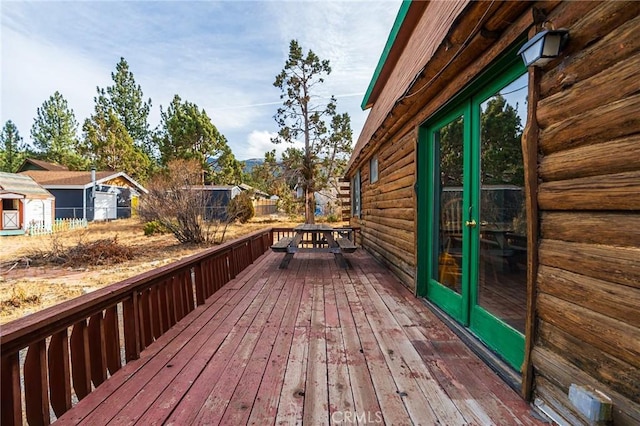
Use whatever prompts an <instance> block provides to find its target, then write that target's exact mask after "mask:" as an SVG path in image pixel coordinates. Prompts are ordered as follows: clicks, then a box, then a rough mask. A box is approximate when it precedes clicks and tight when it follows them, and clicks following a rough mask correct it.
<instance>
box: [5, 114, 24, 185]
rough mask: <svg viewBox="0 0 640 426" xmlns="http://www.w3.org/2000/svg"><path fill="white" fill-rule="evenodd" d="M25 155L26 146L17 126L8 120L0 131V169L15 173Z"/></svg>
mask: <svg viewBox="0 0 640 426" xmlns="http://www.w3.org/2000/svg"><path fill="white" fill-rule="evenodd" d="M25 157H26V146H25V144H24V143H23V141H22V137H21V136H20V133H19V132H18V127H17V126H16V125H15V124H14V123H13V121H11V120H9V121H7V122H6V123H5V125H4V127H3V129H2V133H0V171H2V172H9V173H15V172H16V170H18V167H20V164H22V162H23V161H24V159H25Z"/></svg>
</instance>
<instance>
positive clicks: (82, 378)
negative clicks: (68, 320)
mask: <svg viewBox="0 0 640 426" xmlns="http://www.w3.org/2000/svg"><path fill="white" fill-rule="evenodd" d="M89 354H90V352H89V336H88V332H87V323H86V320H81V321H78V322H77V323H75V324H74V325H73V331H71V376H72V377H73V388H74V389H75V391H76V395H77V396H78V399H79V400H80V399H83V398H84V397H85V396H87V395H89V393H90V392H91V359H90V355H89Z"/></svg>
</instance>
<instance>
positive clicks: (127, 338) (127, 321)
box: [122, 292, 140, 362]
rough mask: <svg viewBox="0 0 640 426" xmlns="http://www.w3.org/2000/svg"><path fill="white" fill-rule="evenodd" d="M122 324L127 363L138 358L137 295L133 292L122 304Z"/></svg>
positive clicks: (138, 325)
mask: <svg viewBox="0 0 640 426" xmlns="http://www.w3.org/2000/svg"><path fill="white" fill-rule="evenodd" d="M122 316H123V322H124V353H125V360H126V361H127V362H129V361H133V360H134V359H138V358H140V324H139V322H138V318H139V316H138V293H137V292H133V293H132V294H131V297H130V298H129V299H126V300H124V301H123V302H122Z"/></svg>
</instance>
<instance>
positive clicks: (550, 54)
mask: <svg viewBox="0 0 640 426" xmlns="http://www.w3.org/2000/svg"><path fill="white" fill-rule="evenodd" d="M568 39H569V30H565V29H559V30H542V31H540V32H539V33H538V34H536V35H535V36H533V37H532V38H531V40H529V41H528V42H526V43H525V44H524V46H522V48H521V49H520V50H519V51H518V55H521V56H522V60H523V61H524V64H525V66H527V67H529V66H537V67H540V66H543V65H545V64H546V63H548V62H550V61H551V60H553V59H555V58H557V57H558V56H560V52H561V51H562V49H563V48H564V46H565V45H566V43H567V40H568Z"/></svg>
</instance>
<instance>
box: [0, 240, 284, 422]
mask: <svg viewBox="0 0 640 426" xmlns="http://www.w3.org/2000/svg"><path fill="white" fill-rule="evenodd" d="M273 238H274V235H273V232H272V230H271V229H266V230H262V231H258V232H255V233H253V234H250V235H248V236H246V237H243V238H240V239H238V240H235V241H230V242H228V243H225V244H222V245H220V246H217V247H214V248H211V249H208V250H206V251H203V252H202V253H199V254H196V255H194V256H191V257H188V258H186V259H183V260H181V261H178V262H175V263H172V264H170V265H166V266H163V267H160V268H158V269H155V270H153V271H149V272H146V273H144V274H141V275H138V276H136V277H133V278H129V279H127V280H124V281H121V282H119V283H116V284H113V285H110V286H108V287H104V288H102V289H100V290H96V291H94V292H92V293H89V294H86V295H84V296H80V297H78V298H75V299H73V300H69V301H67V302H64V303H61V304H59V305H56V306H52V307H50V308H47V309H45V310H43V311H41V312H37V313H35V314H32V315H29V316H27V317H25V318H22V319H20V320H16V321H13V322H10V323H8V324H5V325H3V326H2V328H1V329H0V354H1V357H2V365H1V368H2V370H1V371H0V378H1V383H2V387H1V389H0V392H1V394H0V395H1V411H2V414H1V417H0V423H1V424H2V425H3V426H5V425H15V424H22V423H23V419H25V418H26V420H27V421H28V422H29V424H48V423H50V422H51V420H52V417H53V418H54V419H55V418H56V417H59V416H61V415H62V414H63V413H65V412H66V411H67V410H69V409H70V408H71V406H72V404H73V403H74V402H75V401H77V400H81V399H82V398H84V397H85V396H87V395H88V394H89V393H90V392H91V391H92V390H93V389H94V388H95V387H97V386H99V385H100V384H101V383H102V382H104V381H105V380H106V379H107V378H108V377H109V376H111V375H112V374H114V373H115V372H116V371H118V370H119V369H120V368H121V367H122V365H123V364H126V363H127V362H129V361H131V360H134V359H137V358H139V357H140V352H141V351H142V350H144V349H145V348H146V347H147V346H149V345H150V344H151V343H152V342H154V341H155V340H156V339H158V338H159V337H160V336H161V335H162V334H164V333H165V332H166V331H167V330H169V329H170V328H171V327H172V326H173V325H175V324H176V323H177V322H178V321H180V320H181V319H182V318H183V317H184V316H186V315H187V314H188V313H189V312H191V311H192V310H194V309H195V307H196V306H198V305H202V304H203V303H204V302H205V300H206V299H207V298H208V297H209V296H211V295H212V294H213V293H215V292H216V291H217V290H218V289H219V288H221V287H222V286H223V285H224V284H226V283H227V282H228V281H230V280H231V279H233V278H235V277H236V275H237V274H238V273H239V272H240V271H242V270H243V269H245V268H246V267H247V266H249V265H250V264H251V263H253V262H254V261H255V260H256V259H257V258H258V257H260V256H261V255H262V254H263V253H264V252H265V251H267V250H269V247H270V246H271V244H272V242H273Z"/></svg>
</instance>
